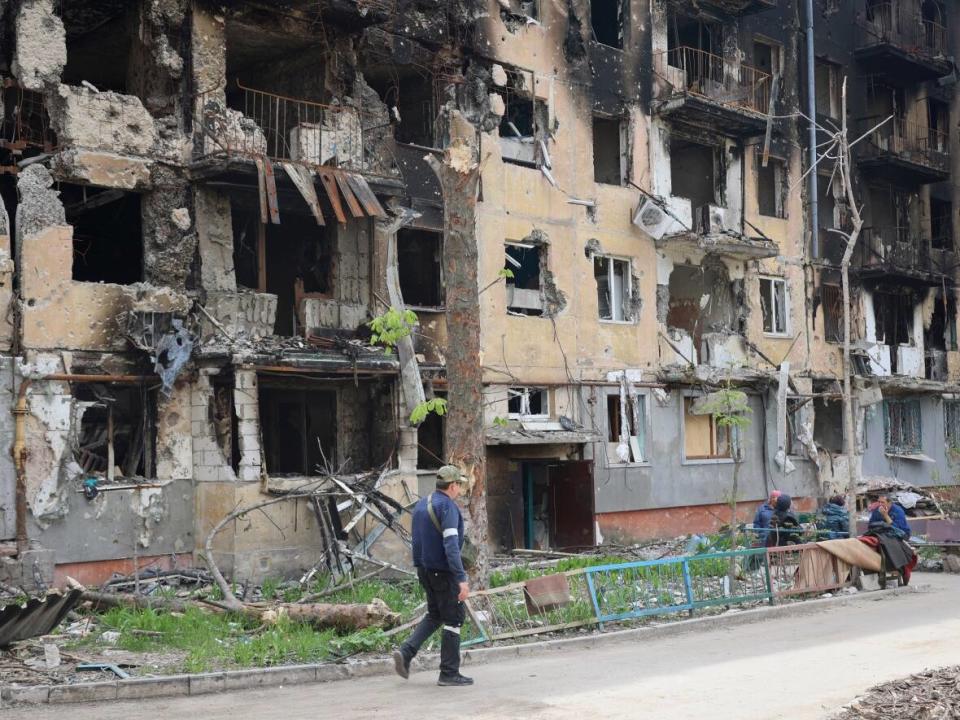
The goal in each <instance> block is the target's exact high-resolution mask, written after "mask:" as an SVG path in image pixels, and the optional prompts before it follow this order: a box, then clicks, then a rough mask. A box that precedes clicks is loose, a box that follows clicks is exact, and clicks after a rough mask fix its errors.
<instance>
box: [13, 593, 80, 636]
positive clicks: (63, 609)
mask: <svg viewBox="0 0 960 720" xmlns="http://www.w3.org/2000/svg"><path fill="white" fill-rule="evenodd" d="M81 594H82V592H81V591H80V590H71V591H70V592H68V593H67V594H66V595H62V594H60V593H56V592H54V593H50V594H49V595H47V596H46V597H45V598H42V599H41V598H31V599H30V600H29V601H27V604H26V605H7V606H5V607H4V608H3V609H2V610H0V647H4V646H6V645H9V644H10V643H13V642H16V641H17V640H26V639H27V638H32V637H36V636H37V635H46V634H47V633H49V632H50V631H51V630H53V629H54V628H55V627H56V626H57V625H59V624H60V621H61V620H63V618H64V616H66V614H67V613H68V612H70V611H71V610H72V609H73V608H74V607H76V605H77V603H79V602H80V596H81Z"/></svg>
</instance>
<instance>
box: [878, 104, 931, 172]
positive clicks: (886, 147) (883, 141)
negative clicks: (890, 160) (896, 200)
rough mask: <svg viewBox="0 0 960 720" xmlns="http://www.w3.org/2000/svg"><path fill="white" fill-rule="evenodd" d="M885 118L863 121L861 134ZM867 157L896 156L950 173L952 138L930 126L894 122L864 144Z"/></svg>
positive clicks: (896, 120)
mask: <svg viewBox="0 0 960 720" xmlns="http://www.w3.org/2000/svg"><path fill="white" fill-rule="evenodd" d="M883 119H884V118H883V117H880V116H875V117H867V118H862V119H861V120H860V121H859V123H860V128H861V132H866V131H868V130H870V128H872V127H874V126H875V125H877V124H878V123H880V122H881V121H883ZM861 148H862V150H861V152H862V154H863V156H864V157H882V156H885V155H893V156H896V157H899V158H901V159H903V160H907V161H910V162H913V163H917V164H919V165H924V166H927V167H930V168H933V169H935V170H939V171H943V172H947V171H949V168H950V143H949V136H948V135H947V133H945V132H943V131H942V130H937V129H935V128H931V127H928V126H927V125H924V124H921V123H915V122H909V121H907V120H902V119H900V118H893V119H892V120H888V121H887V122H885V123H883V125H880V127H878V128H877V129H876V130H874V131H873V132H871V133H870V135H869V136H868V137H867V138H865V139H864V141H863V142H862V143H861Z"/></svg>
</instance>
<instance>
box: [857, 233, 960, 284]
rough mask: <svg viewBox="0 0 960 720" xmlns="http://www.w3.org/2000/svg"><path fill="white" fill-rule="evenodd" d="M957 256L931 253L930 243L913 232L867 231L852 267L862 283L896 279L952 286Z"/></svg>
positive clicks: (937, 251) (945, 251) (858, 246)
mask: <svg viewBox="0 0 960 720" xmlns="http://www.w3.org/2000/svg"><path fill="white" fill-rule="evenodd" d="M954 263H955V258H954V253H953V252H951V251H949V250H932V249H931V248H930V242H929V241H928V240H927V239H926V238H924V237H922V236H921V235H920V233H918V232H916V231H913V230H912V229H910V228H905V227H897V226H881V227H865V228H863V230H862V231H861V233H860V241H859V242H858V243H857V247H856V249H855V251H854V257H853V262H852V264H853V265H854V266H855V267H856V270H857V274H858V275H859V276H860V277H861V278H862V279H870V278H881V277H885V276H891V275H892V276H897V277H900V278H907V279H912V280H916V281H919V282H921V283H923V284H929V285H938V286H939V285H941V284H942V283H944V282H947V283H950V284H952V274H953V265H954Z"/></svg>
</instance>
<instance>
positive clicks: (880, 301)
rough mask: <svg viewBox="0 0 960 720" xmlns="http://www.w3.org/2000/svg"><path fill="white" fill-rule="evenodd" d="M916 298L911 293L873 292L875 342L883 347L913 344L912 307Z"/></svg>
mask: <svg viewBox="0 0 960 720" xmlns="http://www.w3.org/2000/svg"><path fill="white" fill-rule="evenodd" d="M915 304H916V298H915V297H914V296H913V293H911V292H880V291H878V292H875V293H874V294H873V314H874V319H875V320H876V328H877V342H878V343H883V344H885V345H891V346H896V345H910V344H912V342H913V307H914V305H915Z"/></svg>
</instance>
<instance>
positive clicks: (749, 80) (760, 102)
mask: <svg viewBox="0 0 960 720" xmlns="http://www.w3.org/2000/svg"><path fill="white" fill-rule="evenodd" d="M654 67H655V68H656V70H657V74H658V75H660V76H661V77H662V78H664V79H665V80H667V81H668V82H669V83H670V84H671V86H672V87H673V89H674V91H681V92H687V93H692V94H694V95H699V96H701V97H704V98H707V99H708V100H712V101H714V102H717V103H720V104H721V105H730V106H733V107H738V108H742V109H745V110H750V111H752V112H757V113H761V114H764V115H766V114H767V112H768V109H769V106H770V87H771V81H772V78H771V76H770V75H769V74H767V73H765V72H763V71H761V70H758V69H757V68H755V67H751V66H750V65H744V64H742V63H733V62H730V61H728V60H725V59H724V58H722V57H721V56H719V55H714V54H713V53H709V52H706V51H705V50H700V49H698V48H693V47H687V46H682V47H678V48H674V49H673V50H665V51H661V52H659V53H657V54H656V56H655V57H654Z"/></svg>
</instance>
